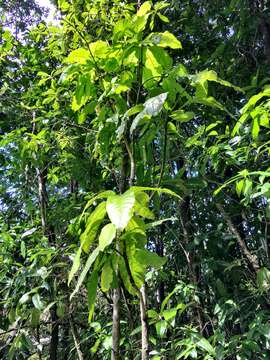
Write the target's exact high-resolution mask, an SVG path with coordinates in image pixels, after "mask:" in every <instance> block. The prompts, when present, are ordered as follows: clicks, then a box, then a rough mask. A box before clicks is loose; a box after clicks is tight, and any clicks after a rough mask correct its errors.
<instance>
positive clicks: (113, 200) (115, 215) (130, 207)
mask: <svg viewBox="0 0 270 360" xmlns="http://www.w3.org/2000/svg"><path fill="white" fill-rule="evenodd" d="M134 204H135V195H134V192H133V191H132V190H128V191H126V192H125V193H124V194H122V195H112V196H109V197H108V199H107V204H106V209H107V213H108V216H109V218H110V220H111V222H112V223H113V224H114V225H115V226H116V229H117V230H120V231H122V230H123V229H124V228H125V227H126V226H127V224H128V222H129V220H130V219H131V217H132V215H133V212H134Z"/></svg>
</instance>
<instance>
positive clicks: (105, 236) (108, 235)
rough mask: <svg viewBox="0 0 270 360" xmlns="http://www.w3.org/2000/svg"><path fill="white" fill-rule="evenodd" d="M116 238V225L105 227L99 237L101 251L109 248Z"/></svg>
mask: <svg viewBox="0 0 270 360" xmlns="http://www.w3.org/2000/svg"><path fill="white" fill-rule="evenodd" d="M115 236H116V227H115V225H114V224H107V225H105V226H104V227H103V228H102V230H101V232H100V235H99V248H100V250H101V251H104V249H105V248H106V247H107V246H109V245H110V244H111V243H112V241H113V239H114V238H115Z"/></svg>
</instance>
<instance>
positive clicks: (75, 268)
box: [68, 246, 82, 285]
mask: <svg viewBox="0 0 270 360" xmlns="http://www.w3.org/2000/svg"><path fill="white" fill-rule="evenodd" d="M81 254H82V247H81V246H80V247H79V249H78V251H77V252H76V255H75V257H74V259H73V264H72V268H71V270H70V273H69V275H68V285H69V284H70V283H71V280H72V279H73V277H74V275H75V274H76V272H77V271H78V270H79V267H80V264H81Z"/></svg>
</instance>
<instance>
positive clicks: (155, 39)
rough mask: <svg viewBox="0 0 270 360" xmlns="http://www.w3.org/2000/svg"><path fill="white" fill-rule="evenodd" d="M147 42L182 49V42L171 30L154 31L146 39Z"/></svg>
mask: <svg viewBox="0 0 270 360" xmlns="http://www.w3.org/2000/svg"><path fill="white" fill-rule="evenodd" d="M145 42H146V44H149V43H150V44H152V45H156V46H160V47H169V48H171V49H182V45H181V42H180V41H179V40H177V39H176V37H175V36H174V35H173V34H172V33H170V32H169V31H164V32H163V33H152V34H150V35H149V36H148V37H147V38H146V40H145Z"/></svg>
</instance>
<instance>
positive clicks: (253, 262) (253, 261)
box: [216, 204, 260, 273]
mask: <svg viewBox="0 0 270 360" xmlns="http://www.w3.org/2000/svg"><path fill="white" fill-rule="evenodd" d="M216 206H217V208H218V210H219V211H220V213H221V214H222V216H223V217H224V220H225V221H226V223H227V225H228V228H229V230H230V232H231V233H232V234H233V235H234V236H235V238H236V240H237V243H238V245H239V247H240V249H241V251H242V253H243V255H244V256H245V257H246V259H247V261H248V263H249V265H250V266H251V268H252V269H253V270H254V272H255V273H257V271H258V270H259V268H260V265H259V261H258V258H257V256H256V255H253V254H251V252H250V251H249V249H248V248H247V245H246V243H245V240H244V239H243V238H242V236H241V235H240V233H239V231H238V229H237V227H236V225H235V224H234V222H233V221H232V219H231V217H230V216H229V214H227V212H226V211H225V209H224V208H223V206H222V205H221V204H216Z"/></svg>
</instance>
